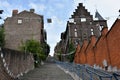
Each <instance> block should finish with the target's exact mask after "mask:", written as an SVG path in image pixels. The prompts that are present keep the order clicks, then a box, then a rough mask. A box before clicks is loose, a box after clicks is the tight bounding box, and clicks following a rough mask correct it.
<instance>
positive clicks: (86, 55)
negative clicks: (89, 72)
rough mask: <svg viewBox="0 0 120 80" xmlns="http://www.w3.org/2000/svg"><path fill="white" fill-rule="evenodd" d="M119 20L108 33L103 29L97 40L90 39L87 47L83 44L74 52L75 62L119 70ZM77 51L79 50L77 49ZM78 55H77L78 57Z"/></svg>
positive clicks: (85, 43)
mask: <svg viewBox="0 0 120 80" xmlns="http://www.w3.org/2000/svg"><path fill="white" fill-rule="evenodd" d="M119 35H120V19H117V20H116V21H115V23H114V24H113V26H112V28H111V29H110V30H109V31H108V29H107V28H106V27H105V28H103V30H102V32H101V36H100V37H99V39H98V40H97V42H96V40H95V37H94V36H92V37H91V41H90V42H89V44H88V45H87V42H86V41H84V44H83V45H82V47H81V50H80V51H76V56H75V60H74V61H75V62H76V61H77V60H79V62H78V61H77V63H80V64H89V65H91V66H93V65H94V64H96V65H99V66H100V67H102V68H105V66H111V67H112V68H114V67H116V68H118V69H120V36H119ZM77 50H79V48H77ZM78 54H79V55H78Z"/></svg>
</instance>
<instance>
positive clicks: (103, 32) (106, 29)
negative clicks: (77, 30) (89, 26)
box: [101, 27, 108, 36]
mask: <svg viewBox="0 0 120 80" xmlns="http://www.w3.org/2000/svg"><path fill="white" fill-rule="evenodd" d="M107 32H108V27H104V28H103V29H102V32H101V34H102V35H104V36H105V35H106V34H107Z"/></svg>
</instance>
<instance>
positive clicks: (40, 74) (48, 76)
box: [20, 63, 73, 80]
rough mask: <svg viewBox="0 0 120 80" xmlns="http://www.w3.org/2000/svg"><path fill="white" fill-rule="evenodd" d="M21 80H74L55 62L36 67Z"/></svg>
mask: <svg viewBox="0 0 120 80" xmlns="http://www.w3.org/2000/svg"><path fill="white" fill-rule="evenodd" d="M20 80H73V79H72V77H71V76H70V75H68V74H66V73H65V72H64V71H62V70H61V69H60V68H58V67H57V65H56V64H55V63H45V64H44V65H43V66H41V67H40V68H36V69H34V70H32V71H30V72H28V73H27V74H25V75H24V76H23V77H21V78H20Z"/></svg>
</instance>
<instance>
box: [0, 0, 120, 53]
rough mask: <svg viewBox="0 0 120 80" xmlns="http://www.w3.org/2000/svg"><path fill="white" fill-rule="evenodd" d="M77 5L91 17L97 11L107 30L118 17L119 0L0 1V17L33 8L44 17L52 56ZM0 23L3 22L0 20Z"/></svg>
mask: <svg viewBox="0 0 120 80" xmlns="http://www.w3.org/2000/svg"><path fill="white" fill-rule="evenodd" d="M78 3H83V5H84V6H85V8H86V9H88V11H89V12H90V13H91V15H93V16H94V15H95V11H96V9H97V10H98V12H99V13H100V14H101V15H102V16H103V17H104V19H107V20H108V21H107V23H108V27H109V29H110V27H111V26H112V24H113V23H114V21H115V19H116V18H117V17H118V15H119V12H118V10H119V9H120V5H119V4H120V0H0V9H2V10H4V13H3V14H2V15H0V16H2V18H3V19H2V20H4V19H5V18H6V17H10V16H11V15H12V10H13V9H18V10H19V12H21V11H23V10H28V11H29V9H31V8H34V9H35V13H38V14H40V15H43V16H44V23H45V24H44V27H45V29H46V31H47V42H48V44H49V45H50V47H51V52H50V54H51V55H53V53H54V47H55V45H56V44H57V42H59V41H60V34H61V33H62V32H64V31H65V29H66V23H67V21H68V20H69V18H70V17H71V15H72V14H73V12H74V10H75V9H76V8H77V6H78ZM47 18H51V19H52V23H47ZM0 23H3V21H1V20H0Z"/></svg>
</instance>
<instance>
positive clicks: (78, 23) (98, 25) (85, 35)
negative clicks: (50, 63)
mask: <svg viewBox="0 0 120 80" xmlns="http://www.w3.org/2000/svg"><path fill="white" fill-rule="evenodd" d="M103 27H107V21H106V20H105V19H104V18H103V17H102V16H101V15H100V14H99V12H98V11H97V10H96V13H95V18H93V15H91V14H90V12H88V10H87V9H85V7H84V6H83V4H82V3H79V6H77V9H75V12H73V15H71V18H70V19H69V21H68V22H67V26H66V30H65V32H63V33H61V41H60V43H62V44H63V46H64V47H63V46H61V47H63V48H64V49H63V54H66V53H68V50H69V48H68V46H69V43H71V42H72V43H73V44H74V46H75V47H76V46H77V44H78V43H79V44H80V46H82V44H83V41H84V40H86V41H88V42H89V41H90V37H91V35H95V37H96V39H98V38H99V36H100V35H101V30H102V28H103ZM55 51H57V50H55Z"/></svg>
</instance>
